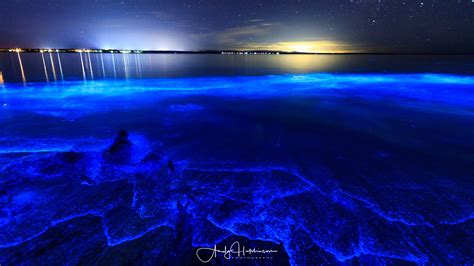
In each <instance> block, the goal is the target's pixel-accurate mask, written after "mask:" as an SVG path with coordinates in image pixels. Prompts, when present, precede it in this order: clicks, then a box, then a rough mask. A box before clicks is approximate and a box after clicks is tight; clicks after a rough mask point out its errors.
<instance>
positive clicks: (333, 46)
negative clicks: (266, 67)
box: [245, 41, 363, 53]
mask: <svg viewBox="0 0 474 266" xmlns="http://www.w3.org/2000/svg"><path fill="white" fill-rule="evenodd" d="M245 49H249V50H272V51H283V52H301V53H353V52H362V51H363V50H362V49H356V48H355V47H353V46H351V45H349V44H346V43H343V42H336V41H302V42H275V43H254V44H249V45H248V46H246V47H245Z"/></svg>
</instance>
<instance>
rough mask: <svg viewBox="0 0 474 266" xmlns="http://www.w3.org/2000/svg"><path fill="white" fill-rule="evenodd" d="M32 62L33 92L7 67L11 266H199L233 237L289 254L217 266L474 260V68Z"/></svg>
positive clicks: (3, 153)
mask: <svg viewBox="0 0 474 266" xmlns="http://www.w3.org/2000/svg"><path fill="white" fill-rule="evenodd" d="M2 56H3V57H9V56H17V55H16V54H4V55H2ZM22 56H24V57H23V59H22V60H24V62H22V65H23V68H24V69H23V71H24V72H26V73H24V75H25V76H26V80H25V81H23V77H22V76H23V75H22V74H21V71H19V69H18V68H16V67H15V64H14V63H15V62H16V63H18V62H17V61H14V60H17V58H16V57H13V59H11V58H10V59H11V60H13V61H8V60H10V59H8V60H6V59H5V58H4V59H5V60H4V63H3V65H2V68H0V71H2V72H3V80H4V83H3V84H2V85H0V125H1V127H0V232H2V233H0V263H2V264H3V263H5V265H11V264H12V265H14V264H26V265H29V264H32V265H36V264H66V263H67V264H73V265H76V264H107V265H109V264H125V263H131V264H154V265H163V264H167V265H190V264H195V263H200V262H199V258H198V257H197V256H196V250H197V249H198V248H213V247H214V246H217V247H218V248H222V249H224V246H227V247H229V246H230V245H232V243H234V241H238V242H239V243H240V244H242V245H245V246H246V247H249V248H257V249H271V250H276V251H277V252H276V253H273V254H271V255H268V256H263V258H261V257H262V256H257V258H255V257H253V256H250V258H248V259H245V260H244V259H241V258H240V257H239V256H237V255H234V256H233V259H232V261H229V260H227V259H226V257H225V256H223V255H221V254H217V255H216V257H215V258H212V260H211V261H210V264H212V265H223V264H227V263H233V264H237V265H247V264H252V265H255V264H257V265H318V264H330V265H338V264H340V265H345V264H363V265H379V264H436V265H468V264H472V261H473V259H474V252H473V250H474V182H473V177H474V163H473V162H474V138H473V136H474V75H473V73H470V71H471V70H470V68H469V67H468V66H469V64H470V61H469V60H462V59H460V58H457V57H454V58H453V57H445V58H441V59H440V58H428V57H406V58H400V57H392V59H390V57H370V56H369V57H357V58H355V59H354V58H351V57H342V56H335V57H331V56H326V57H318V56H314V57H307V56H304V57H298V56H293V57H277V56H273V57H264V56H247V57H245V56H240V57H239V56H235V57H225V56H219V55H217V56H216V55H214V56H207V57H206V58H207V59H209V58H211V59H212V60H211V59H209V60H203V58H200V57H199V56H197V58H196V56H195V57H193V56H191V55H187V56H184V57H183V56H181V55H179V56H178V55H176V57H174V56H173V55H169V56H166V58H167V60H169V61H166V62H162V61H161V60H162V59H163V58H165V57H163V56H157V57H156V58H152V59H150V61H149V62H148V63H143V62H145V59H146V58H148V57H147V55H138V56H137V57H136V56H135V55H127V56H126V57H125V59H124V61H122V65H121V67H120V68H116V69H115V75H113V72H114V70H113V67H111V61H110V60H111V58H110V55H107V56H108V57H107V58H106V59H105V62H104V69H102V64H101V63H97V62H100V61H94V59H99V58H100V57H99V55H97V54H93V55H91V56H92V57H91V58H92V59H91V65H90V66H89V67H90V68H89V69H87V68H86V67H85V66H84V73H82V67H81V66H80V65H77V61H78V60H76V61H74V60H72V59H70V60H68V57H71V58H72V57H73V56H76V59H77V56H78V55H61V56H64V57H63V58H64V59H63V60H62V64H64V65H62V71H63V73H62V75H61V73H60V71H59V62H58V61H57V60H56V59H55V58H53V61H52V62H53V65H54V66H55V68H54V70H55V72H56V77H55V76H54V73H53V68H52V65H51V64H48V63H51V61H47V59H49V55H48V56H47V57H46V59H45V63H46V71H47V75H46V74H45V73H44V72H45V71H44V70H45V68H44V66H43V65H41V64H40V66H39V67H38V66H35V64H37V63H38V60H41V57H40V56H39V55H35V54H27V55H22ZM96 56H97V58H95V57H96ZM120 56H121V55H120ZM27 57H30V58H29V59H26V58H27ZM137 58H140V59H137ZM109 59H110V60H109ZM54 60H56V61H54ZM87 60H88V59H84V58H83V61H85V62H87ZM114 60H115V59H114ZM229 60H232V62H234V63H235V62H237V63H235V65H232V64H231V63H229ZM301 61H304V63H301ZM5 62H6V63H5ZM93 62H95V63H96V64H92V63H93ZM186 62H187V63H186ZM390 62H392V63H390ZM115 63H116V64H117V65H115V66H116V67H118V66H119V65H120V61H118V59H117V62H115ZM147 64H148V65H147ZM180 64H181V69H180V67H179V66H180ZM6 65H8V67H5V66H6ZM157 66H159V67H157ZM74 67H75V68H74ZM74 69H75V70H74ZM77 70H78V71H77ZM91 70H92V72H91ZM102 70H103V71H102ZM101 75H102V76H101ZM46 77H48V80H49V82H46ZM55 80H56V81H55ZM211 255H212V254H211V253H209V252H207V253H201V256H200V258H201V259H202V258H210V256H211ZM248 256H249V255H248V254H247V257H248Z"/></svg>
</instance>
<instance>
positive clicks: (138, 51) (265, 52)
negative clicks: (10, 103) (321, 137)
mask: <svg viewBox="0 0 474 266" xmlns="http://www.w3.org/2000/svg"><path fill="white" fill-rule="evenodd" d="M0 52H1V53H5V52H13V53H20V52H25V53H51V52H55V53H121V54H222V55H280V54H281V55H474V52H468V53H466V52H299V51H279V50H247V49H224V50H219V49H209V50H207V49H205V50H151V49H146V50H141V49H98V48H87V49H86V48H55V49H51V48H47V49H44V48H0Z"/></svg>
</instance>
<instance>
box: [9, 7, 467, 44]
mask: <svg viewBox="0 0 474 266" xmlns="http://www.w3.org/2000/svg"><path fill="white" fill-rule="evenodd" d="M473 22H474V3H473V2H471V0H424V1H418V0H405V1H404V0H123V1H117V0H75V1H74V0H36V1H32V0H2V4H1V5H0V25H1V28H0V46H1V47H24V48H28V47H29V48H100V49H105V48H114V49H156V50H202V49H271V50H286V51H305V52H439V53H443V52H460V53H463V52H468V53H472V52H474V24H473Z"/></svg>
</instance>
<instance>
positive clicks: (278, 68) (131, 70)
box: [0, 50, 474, 83]
mask: <svg viewBox="0 0 474 266" xmlns="http://www.w3.org/2000/svg"><path fill="white" fill-rule="evenodd" d="M43 51H44V52H43V53H20V52H16V53H17V55H15V56H14V54H15V53H14V52H12V53H0V71H1V72H3V75H4V80H5V82H23V83H25V82H44V81H46V82H49V81H57V80H80V79H83V80H94V79H104V78H105V79H109V78H118V79H131V78H133V79H136V78H160V77H191V76H245V75H271V74H307V73H322V72H324V73H372V72H378V73H380V72H382V73H385V72H387V73H451V74H470V75H472V74H474V70H473V68H472V65H470V64H472V63H471V62H472V61H473V60H472V59H474V58H472V57H469V56H468V57H466V56H463V57H461V56H387V55H386V56H384V55H218V54H200V55H199V54H119V55H116V54H113V53H111V54H110V53H106V54H102V53H91V52H89V51H85V52H83V51H81V52H78V53H58V52H56V51H54V50H43ZM54 53H56V55H54Z"/></svg>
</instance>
